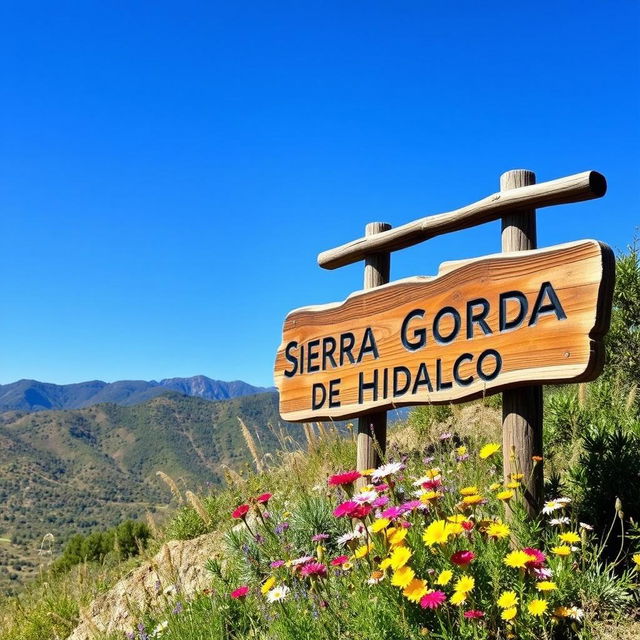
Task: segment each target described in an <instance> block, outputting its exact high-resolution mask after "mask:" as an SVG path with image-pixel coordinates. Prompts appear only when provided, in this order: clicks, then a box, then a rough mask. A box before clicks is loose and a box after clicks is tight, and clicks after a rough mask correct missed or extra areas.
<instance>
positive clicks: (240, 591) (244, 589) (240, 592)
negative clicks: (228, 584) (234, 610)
mask: <svg viewBox="0 0 640 640" xmlns="http://www.w3.org/2000/svg"><path fill="white" fill-rule="evenodd" d="M247 593H249V587H248V586H247V585H242V586H241V587H238V588H237V589H235V590H234V591H232V592H231V597H232V598H235V599H236V600H238V599H240V598H244V597H245V596H246V595H247Z"/></svg>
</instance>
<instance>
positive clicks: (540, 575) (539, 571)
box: [533, 567, 553, 580]
mask: <svg viewBox="0 0 640 640" xmlns="http://www.w3.org/2000/svg"><path fill="white" fill-rule="evenodd" d="M533 575H534V576H535V578H536V580H548V579H549V578H552V577H553V571H551V569H549V568H548V567H540V568H539V567H534V568H533Z"/></svg>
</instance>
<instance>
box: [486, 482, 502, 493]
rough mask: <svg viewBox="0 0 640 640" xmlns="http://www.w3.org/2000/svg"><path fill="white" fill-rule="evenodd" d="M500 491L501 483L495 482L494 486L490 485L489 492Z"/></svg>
mask: <svg viewBox="0 0 640 640" xmlns="http://www.w3.org/2000/svg"><path fill="white" fill-rule="evenodd" d="M498 489H502V485H501V484H500V483H499V482H494V483H493V484H492V485H489V491H497V490H498Z"/></svg>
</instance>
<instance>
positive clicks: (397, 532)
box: [387, 528, 409, 547]
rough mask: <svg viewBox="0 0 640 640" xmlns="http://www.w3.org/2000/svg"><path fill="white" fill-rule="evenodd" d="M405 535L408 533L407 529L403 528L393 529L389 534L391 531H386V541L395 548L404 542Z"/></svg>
mask: <svg viewBox="0 0 640 640" xmlns="http://www.w3.org/2000/svg"><path fill="white" fill-rule="evenodd" d="M407 533H409V529H405V528H400V529H394V531H393V532H391V529H387V540H388V541H389V544H390V545H391V546H392V547H397V546H398V545H401V544H402V543H403V542H404V539H405V538H406V537H407Z"/></svg>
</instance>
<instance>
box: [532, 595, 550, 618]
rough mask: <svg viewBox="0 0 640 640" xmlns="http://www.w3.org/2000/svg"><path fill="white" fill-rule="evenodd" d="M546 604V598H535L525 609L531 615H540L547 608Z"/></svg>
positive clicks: (547, 604)
mask: <svg viewBox="0 0 640 640" xmlns="http://www.w3.org/2000/svg"><path fill="white" fill-rule="evenodd" d="M548 606H549V603H548V602H547V601H546V600H539V599H538V598H536V599H535V600H532V601H531V602H530V603H529V605H528V606H527V609H528V610H529V613H530V614H531V615H532V616H541V615H542V614H543V613H544V612H545V611H546V610H547V607H548Z"/></svg>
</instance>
